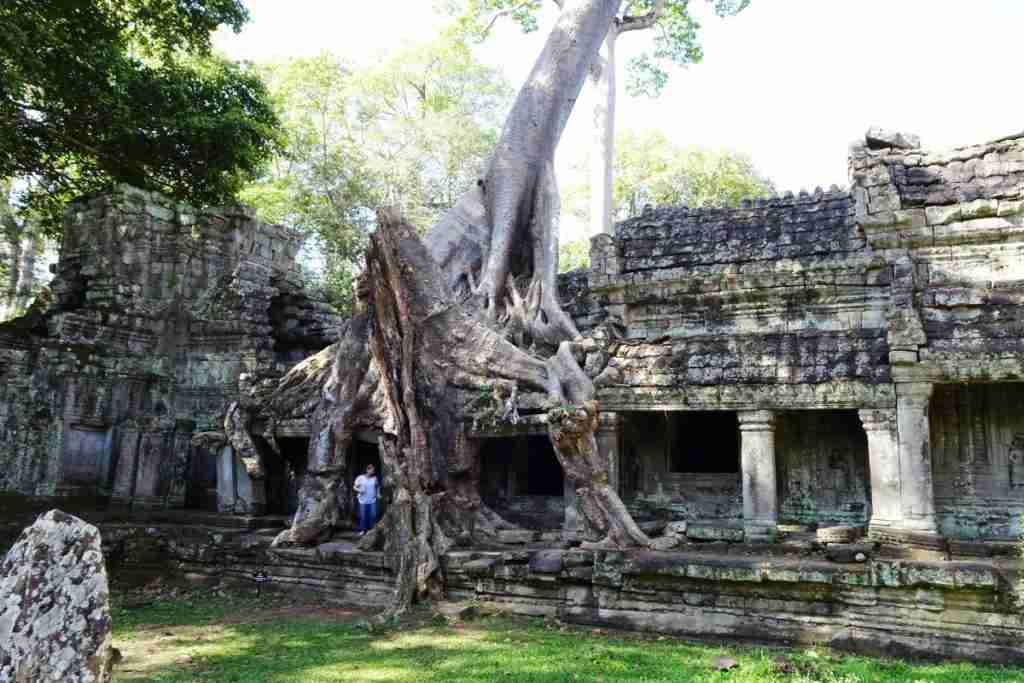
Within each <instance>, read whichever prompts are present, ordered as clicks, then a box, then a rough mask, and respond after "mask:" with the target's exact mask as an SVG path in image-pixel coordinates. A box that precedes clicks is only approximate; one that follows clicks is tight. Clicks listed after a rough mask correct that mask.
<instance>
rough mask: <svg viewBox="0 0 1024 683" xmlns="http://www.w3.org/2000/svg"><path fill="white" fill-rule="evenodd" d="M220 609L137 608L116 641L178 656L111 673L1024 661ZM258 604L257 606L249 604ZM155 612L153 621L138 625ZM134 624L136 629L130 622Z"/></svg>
mask: <svg viewBox="0 0 1024 683" xmlns="http://www.w3.org/2000/svg"><path fill="white" fill-rule="evenodd" d="M310 609H311V610H315V609H316V608H315V607H312V606H311V607H310ZM216 613H217V610H216V609H215V607H214V606H210V605H206V606H203V608H202V609H199V610H197V611H196V612H195V614H196V615H197V617H196V619H194V620H193V623H187V622H188V619H187V618H184V617H183V616H182V611H181V610H180V609H179V610H174V609H173V608H172V609H171V612H170V613H169V614H168V613H165V614H163V616H164V618H165V619H166V618H167V617H171V616H173V618H172V619H171V620H170V622H167V621H161V611H160V609H159V607H158V606H157V607H154V609H153V610H146V611H143V612H142V613H140V614H138V615H137V619H136V620H134V621H135V622H136V623H135V625H134V626H132V625H129V626H127V627H125V626H122V627H121V628H119V629H118V633H117V634H116V635H115V641H118V642H117V643H116V644H117V645H118V646H119V647H123V648H125V647H126V648H129V649H130V648H131V647H132V644H133V643H139V642H142V641H140V640H139V638H140V637H142V638H144V636H145V634H146V633H151V632H156V633H160V634H161V635H164V636H166V637H165V638H164V639H163V640H161V641H160V642H159V643H158V648H159V652H160V654H162V655H164V656H166V655H168V654H170V655H172V657H171V658H170V659H173V661H167V662H157V661H153V662H152V663H153V666H146V667H145V668H144V670H140V671H137V672H135V673H131V672H127V671H122V672H117V675H116V677H115V681H118V682H121V683H125V682H128V681H154V682H163V683H171V682H179V681H182V682H183V681H211V682H212V681H218V682H221V681H227V682H232V681H237V682H242V681H244V682H246V683H254V682H257V681H272V682H275V683H293V682H294V683H298V682H300V681H301V682H303V683H320V682H326V681H416V682H418V683H420V682H423V683H435V682H437V683H440V682H441V681H444V682H446V683H447V682H450V681H465V682H477V681H480V682H483V681H516V682H519V681H524V682H526V683H530V682H537V683H540V682H545V683H547V682H549V681H595V682H596V681H603V682H604V683H611V682H612V681H616V682H619V681H732V682H739V683H753V682H754V681H757V682H761V681H789V682H791V683H812V682H822V683H855V682H857V683H859V682H865V683H866V682H875V681H878V682H882V681H885V682H890V681H897V682H898V681H907V682H912V681H913V682H917V681H927V682H928V683H981V682H985V683H988V682H992V683H995V682H996V681H1000V682H1011V683H1012V682H1020V683H1024V670H1013V669H998V668H984V667H978V666H973V665H968V664H909V663H902V662H893V661H884V660H874V659H866V658H859V657H843V656H838V655H835V654H833V653H830V652H828V651H824V650H806V649H800V650H787V649H768V648H745V647H724V646H711V645H700V644H692V643H687V642H682V641H677V640H673V639H663V640H658V639H653V638H641V637H630V636H628V635H622V634H614V635H600V634H597V635H595V634H594V633H592V632H590V631H588V630H583V629H573V628H564V629H563V628H558V627H552V626H550V625H545V624H544V623H542V622H540V621H538V620H523V619H504V618H489V619H484V620H481V621H479V622H475V623H471V624H467V625H464V626H455V627H450V626H439V625H436V624H433V623H429V622H427V623H424V621H423V620H422V619H421V620H420V621H419V623H410V624H406V625H403V626H399V627H397V628H395V629H392V630H387V631H383V632H370V631H368V630H366V629H365V628H362V627H360V626H359V625H357V624H354V623H339V622H337V621H333V622H332V621H330V620H325V619H320V618H317V617H316V616H315V615H314V616H312V617H307V616H294V614H292V615H291V616H288V617H282V618H280V619H273V618H271V619H270V620H269V621H268V620H262V621H258V622H256V623H235V624H232V623H226V624H225V623H220V624H218V623H216V621H211V614H214V615H215V614H216ZM186 614H187V613H186ZM252 614H253V615H258V614H259V613H258V612H256V611H255V610H253V612H252ZM270 614H271V616H272V615H273V612H270ZM263 616H264V617H265V616H267V614H266V613H265V614H264V615H263ZM216 618H217V617H216V616H214V617H213V619H214V620H215V619H216ZM147 619H152V621H150V622H149V624H148V625H147V626H146V627H145V628H141V629H140V628H139V627H140V626H141V625H142V624H143V623H145V622H146V620H147ZM172 624H173V625H172ZM131 629H135V633H133V634H130V633H128V632H127V631H128V630H131ZM167 629H171V630H169V631H168V630H167ZM140 633H141V634H142V636H139V635H138V634H140ZM136 654H137V653H136ZM722 656H728V657H732V658H734V659H736V660H737V662H738V667H736V668H734V669H731V670H729V671H721V672H716V671H715V670H714V667H713V660H714V659H715V658H717V657H722ZM126 661H128V660H126Z"/></svg>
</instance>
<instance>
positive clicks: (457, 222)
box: [280, 0, 649, 611]
mask: <svg viewBox="0 0 1024 683" xmlns="http://www.w3.org/2000/svg"><path fill="white" fill-rule="evenodd" d="M619 4H620V0H572V1H571V2H568V3H567V5H566V8H565V10H564V11H563V13H562V16H561V17H560V19H559V22H558V25H557V26H556V27H555V28H554V30H553V31H552V32H551V35H550V36H549V38H548V41H547V44H546V45H545V47H544V51H543V52H542V54H541V56H540V58H539V59H538V60H537V63H536V64H535V66H534V68H533V71H532V72H531V75H530V78H529V80H528V81H527V83H526V85H525V86H524V87H523V89H522V91H521V92H520V94H519V97H518V98H517V100H516V103H515V105H514V107H513V110H512V112H511V113H510V115H509V118H508V121H507V122H506V125H505V129H504V131H503V133H502V137H501V140H500V142H499V144H498V147H497V149H496V150H495V153H494V156H493V158H492V159H491V162H490V164H489V167H488V169H487V173H486V175H485V177H484V179H483V180H482V181H481V183H480V185H479V187H477V188H476V189H475V190H474V191H472V192H470V193H468V194H467V195H466V196H465V197H463V199H462V200H461V201H460V203H459V204H458V206H456V208H455V209H453V210H452V211H451V212H449V214H448V215H446V216H445V218H444V219H442V221H441V222H440V223H439V224H438V225H437V226H435V227H434V228H433V229H432V230H431V231H430V232H429V233H428V234H427V236H426V238H425V240H421V239H420V238H419V237H418V236H417V233H416V231H415V230H414V229H413V228H412V227H411V226H409V225H408V224H406V223H405V222H403V221H402V220H401V218H400V217H399V216H398V215H397V214H394V213H392V212H390V211H388V210H382V211H380V212H378V229H377V231H376V232H375V233H374V234H373V235H372V236H371V239H370V247H369V249H368V251H367V266H366V270H365V274H364V277H363V280H362V285H363V286H361V287H360V302H359V304H358V308H357V316H356V319H355V320H354V321H353V323H352V324H350V325H349V327H348V329H347V330H346V331H345V337H344V339H343V340H342V341H341V342H339V345H338V346H339V351H338V353H337V357H336V361H335V365H336V366H337V369H336V372H335V378H334V380H333V382H332V383H330V384H329V386H328V387H327V388H326V389H325V391H324V400H323V401H322V402H321V404H320V406H319V407H318V408H317V411H316V414H315V416H314V420H313V423H314V439H313V443H312V444H311V449H310V467H309V472H310V474H309V475H307V479H306V484H304V486H303V491H302V493H301V494H300V495H301V496H303V497H304V498H308V499H309V502H308V503H305V502H304V503H303V507H302V508H301V509H300V512H299V514H298V515H296V519H295V521H294V523H293V526H292V528H291V529H290V530H289V531H287V532H285V533H284V534H282V536H281V538H280V540H282V541H291V542H310V541H313V540H316V539H317V538H319V537H321V536H322V535H323V534H324V533H325V532H326V531H328V530H329V528H330V526H331V524H332V523H333V521H334V520H333V518H332V516H331V512H330V510H329V509H328V508H329V507H330V499H331V497H332V495H333V493H334V492H335V491H336V490H337V489H338V488H339V487H340V486H342V485H343V484H342V483H341V482H340V480H339V476H340V475H339V472H341V471H343V469H344V468H343V467H342V465H343V459H344V452H345V450H346V449H347V448H348V445H349V444H350V443H351V439H352V430H353V424H354V422H355V420H356V418H357V416H358V415H359V414H360V411H364V412H365V411H366V410H370V411H371V412H373V413H374V414H375V416H376V421H377V422H378V424H380V425H381V427H382V429H383V431H384V433H385V437H384V438H383V439H382V441H381V456H382V460H383V465H384V469H385V470H386V471H387V472H388V476H389V477H390V478H391V483H392V486H393V489H394V497H393V501H392V503H391V505H390V506H389V508H388V512H387V514H386V515H385V517H384V519H382V520H381V522H380V523H379V524H378V525H377V526H376V527H375V528H374V529H373V530H372V531H371V532H370V533H368V534H367V535H366V536H365V537H364V538H363V539H362V540H361V541H360V543H359V546H360V547H361V548H363V549H383V550H384V551H385V554H386V555H387V557H388V558H389V560H390V562H391V566H392V568H393V569H394V571H395V573H396V577H397V584H396V586H397V587H396V594H395V601H394V604H393V609H392V611H401V610H404V609H405V608H406V607H407V606H408V605H409V604H410V603H411V602H412V601H414V600H416V599H417V598H421V597H429V596H434V595H436V594H437V593H438V592H439V591H440V590H441V588H442V586H443V580H442V579H443V577H442V576H441V557H442V556H443V554H444V553H445V552H446V551H447V550H448V549H450V548H451V547H453V546H454V545H461V544H468V543H474V542H481V541H488V540H493V537H494V534H495V532H496V530H497V529H499V528H501V527H502V526H506V525H507V523H505V522H504V521H503V520H501V519H500V517H498V516H497V515H495V514H494V513H493V512H492V511H490V510H488V509H487V507H486V506H485V505H483V503H482V501H481V500H480V494H479V468H480V463H479V454H478V450H477V449H478V445H477V444H476V443H475V442H474V441H473V440H472V439H469V438H468V437H467V432H466V430H467V429H468V426H469V424H471V423H472V422H473V418H474V415H473V410H474V407H473V406H472V403H471V401H467V400H466V396H467V394H475V395H480V393H481V391H482V390H483V391H485V392H488V393H493V394H496V395H501V396H509V397H513V398H510V399H509V400H510V401H511V403H512V405H511V406H510V411H511V412H512V413H514V412H515V408H516V406H515V400H516V399H515V398H514V397H515V396H519V395H521V394H523V393H531V392H532V394H533V396H534V399H535V400H538V401H539V400H540V398H539V397H538V394H539V395H542V396H544V397H546V399H547V403H546V405H547V406H549V407H553V406H558V407H557V408H552V410H551V411H550V412H549V413H548V419H549V426H550V436H551V439H552V443H553V444H554V446H555V449H556V452H557V454H558V457H559V460H560V461H561V462H562V465H563V467H564V469H565V472H566V474H567V476H568V477H569V479H570V481H571V482H572V484H573V485H575V486H576V487H577V488H578V489H579V491H580V495H581V497H582V501H583V510H584V514H585V517H586V519H587V523H588V526H589V528H590V529H591V530H592V531H593V532H594V533H596V534H597V535H598V537H599V538H600V539H601V543H602V544H604V545H611V546H615V547H628V546H646V545H648V544H649V540H648V539H647V537H646V536H644V535H643V533H642V532H640V530H639V529H637V527H636V524H635V523H634V522H633V520H632V518H631V517H630V516H629V513H628V512H627V511H626V508H625V506H623V505H622V501H621V500H619V498H618V496H617V495H616V493H615V492H614V490H612V489H611V488H610V487H609V486H608V469H609V467H608V462H607V458H606V457H605V456H604V455H602V454H601V453H600V452H599V451H598V449H597V444H596V440H595V438H594V432H595V429H596V425H597V422H596V419H597V406H596V404H594V403H593V397H594V386H593V383H592V382H591V380H590V378H589V377H588V376H587V375H586V374H585V373H584V372H583V370H582V369H581V368H580V365H579V363H580V359H581V358H582V357H583V355H584V354H583V344H582V342H581V341H579V340H578V337H579V335H578V332H577V331H576V328H575V326H574V325H573V323H572V320H571V319H570V318H569V317H568V316H567V315H566V314H565V313H564V312H563V311H562V309H561V306H560V305H559V303H558V300H557V296H556V275H557V270H558V226H557V217H558V190H557V187H556V184H555V177H554V171H553V157H554V151H555V146H556V145H557V142H558V139H559V137H560V136H561V133H562V129H563V128H564V126H565V122H566V119H567V118H568V116H569V112H570V111H571V109H572V105H573V103H574V102H575V99H576V97H577V95H578V93H579V90H580V87H581V86H582V84H583V81H584V80H585V78H586V75H587V73H588V69H589V66H590V63H591V61H592V60H593V59H594V57H595V56H596V54H597V51H598V48H599V46H600V44H601V42H602V40H603V39H604V36H605V33H606V32H607V30H608V27H609V26H610V25H611V22H612V19H613V17H614V16H615V14H616V12H617V10H618V8H619ZM469 294H471V295H472V296H467V295H469ZM535 346H536V347H537V348H539V349H540V351H539V352H535V351H533V350H532V349H533V348H534V347H535ZM526 348H530V349H531V351H526V350H524V349H526ZM367 351H368V353H367ZM370 357H372V362H370V361H369V358H370ZM371 399H372V400H371ZM371 403H372V405H370V404H371ZM577 406H580V407H577Z"/></svg>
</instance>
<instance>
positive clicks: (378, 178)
mask: <svg viewBox="0 0 1024 683" xmlns="http://www.w3.org/2000/svg"><path fill="white" fill-rule="evenodd" d="M261 73H262V74H263V76H264V77H265V79H266V82H267V83H268V85H269V88H270V90H271V92H272V93H273V98H274V102H275V106H276V107H277V111H278V113H279V116H280V118H281V120H282V122H283V126H284V135H285V149H284V151H283V153H282V154H280V155H278V156H277V157H276V158H275V159H274V160H273V162H272V163H271V164H270V166H269V168H268V171H267V173H266V174H265V175H264V176H263V177H261V178H260V179H259V180H258V181H256V182H254V183H252V184H251V185H249V186H248V187H247V188H246V189H245V190H244V191H243V192H242V198H243V201H245V202H246V203H248V204H251V205H253V206H255V207H256V208H257V211H258V212H259V214H260V217H261V218H263V219H265V220H268V221H271V222H276V223H284V224H286V225H291V226H294V227H296V228H298V229H300V230H303V231H304V232H306V233H307V234H309V235H311V236H313V238H314V242H315V243H316V244H317V245H318V246H319V251H320V252H321V253H322V255H323V258H324V263H323V267H324V284H325V285H326V289H327V292H328V294H329V295H330V296H331V299H332V300H333V301H334V303H336V304H338V305H340V306H341V307H343V308H344V307H346V306H347V304H348V303H349V302H350V300H351V287H352V276H353V273H354V271H355V269H356V268H358V267H359V263H360V261H361V258H360V257H361V254H362V251H363V249H364V248H365V246H366V239H367V236H368V234H369V232H370V230H371V229H372V228H373V225H374V222H375V211H376V209H377V208H379V207H381V206H395V207H399V208H401V210H402V211H403V213H404V215H405V216H407V217H408V219H409V220H410V222H412V223H413V224H414V225H416V226H418V227H419V228H421V229H423V228H425V227H427V226H429V225H432V224H434V223H435V222H437V220H438V218H439V217H440V216H441V215H442V214H443V213H444V212H445V211H447V210H448V209H450V208H451V207H452V206H453V205H454V204H455V202H456V201H457V200H458V198H459V197H460V196H461V195H462V193H463V192H465V190H466V189H467V188H469V187H471V186H472V185H473V184H474V183H475V182H476V181H477V179H478V178H479V177H480V172H481V171H480V169H481V166H482V164H483V162H484V159H485V157H486V155H487V154H488V152H489V151H490V150H491V149H492V148H493V146H494V142H495V140H496V139H497V135H498V132H499V130H500V126H501V117H502V116H503V115H504V112H505V111H506V110H507V108H508V106H509V101H510V99H511V88H510V86H509V85H508V84H507V82H506V81H505V80H504V78H503V77H502V76H501V74H500V73H499V72H497V71H495V70H494V69H492V68H489V67H486V66H481V65H480V64H478V63H477V62H476V61H475V60H474V59H473V56H472V54H471V52H470V50H469V49H468V48H467V47H466V45H465V44H463V43H462V42H460V41H458V40H453V39H451V38H450V37H448V36H442V37H440V38H438V39H437V40H435V41H433V42H431V43H428V44H425V45H415V46H410V47H407V48H405V49H401V50H398V51H395V52H393V53H390V54H389V55H387V56H386V57H385V58H383V59H381V60H379V61H376V62H374V63H372V64H370V65H366V66H361V65H357V64H354V63H351V62H347V61H345V60H344V59H342V58H340V57H338V56H334V55H330V54H322V55H319V56H317V57H312V58H306V59H293V60H289V61H286V62H279V63H272V64H267V65H264V66H263V67H261Z"/></svg>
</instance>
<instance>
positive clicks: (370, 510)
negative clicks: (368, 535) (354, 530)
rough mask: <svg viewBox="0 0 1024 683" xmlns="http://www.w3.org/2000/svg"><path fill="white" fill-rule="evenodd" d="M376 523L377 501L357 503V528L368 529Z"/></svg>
mask: <svg viewBox="0 0 1024 683" xmlns="http://www.w3.org/2000/svg"><path fill="white" fill-rule="evenodd" d="M376 523H377V501H373V502H372V503H359V530H360V531H369V530H370V529H372V528H373V525H374V524H376Z"/></svg>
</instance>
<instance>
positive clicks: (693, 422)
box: [665, 410, 740, 474]
mask: <svg viewBox="0 0 1024 683" xmlns="http://www.w3.org/2000/svg"><path fill="white" fill-rule="evenodd" d="M665 420H666V429H665V434H666V437H667V438H666V443H665V449H666V453H667V461H668V471H669V472H671V473H673V474H738V473H739V471H740V432H739V422H738V420H737V418H736V413H735V412H733V411H725V410H714V411H694V412H685V413H674V414H666V415H665Z"/></svg>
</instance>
